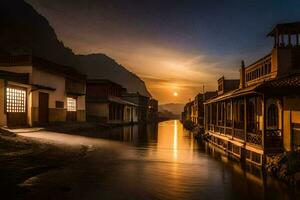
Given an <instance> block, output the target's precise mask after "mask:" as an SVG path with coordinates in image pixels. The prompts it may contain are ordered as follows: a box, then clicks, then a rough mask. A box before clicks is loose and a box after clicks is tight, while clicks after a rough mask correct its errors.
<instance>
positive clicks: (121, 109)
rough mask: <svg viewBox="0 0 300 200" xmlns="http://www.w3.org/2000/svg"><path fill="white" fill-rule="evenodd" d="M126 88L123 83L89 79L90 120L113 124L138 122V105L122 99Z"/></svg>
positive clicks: (88, 114)
mask: <svg viewBox="0 0 300 200" xmlns="http://www.w3.org/2000/svg"><path fill="white" fill-rule="evenodd" d="M124 90H126V89H125V88H123V87H122V86H121V85H119V84H117V83H115V82H112V81H110V80H105V79H92V80H88V81H87V119H88V121H95V122H105V123H112V124H123V123H126V124H127V123H136V122H138V115H137V112H138V105H137V104H134V103H132V102H129V101H125V100H123V99H122V93H123V91H124Z"/></svg>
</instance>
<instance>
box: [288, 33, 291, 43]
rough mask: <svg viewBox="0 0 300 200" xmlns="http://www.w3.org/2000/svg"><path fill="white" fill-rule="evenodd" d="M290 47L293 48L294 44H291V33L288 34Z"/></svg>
mask: <svg viewBox="0 0 300 200" xmlns="http://www.w3.org/2000/svg"><path fill="white" fill-rule="evenodd" d="M288 43H289V44H288V46H292V43H291V34H290V33H289V34H288Z"/></svg>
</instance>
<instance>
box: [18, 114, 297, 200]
mask: <svg viewBox="0 0 300 200" xmlns="http://www.w3.org/2000/svg"><path fill="white" fill-rule="evenodd" d="M28 136H29V137H30V136H32V137H40V138H43V137H44V138H45V139H50V140H57V141H59V140H61V141H64V142H69V143H71V144H80V145H88V146H89V147H90V149H91V150H90V152H89V153H88V155H87V156H85V157H84V158H82V159H80V160H78V161H76V162H73V163H71V164H69V165H66V166H64V167H61V168H59V169H55V170H52V171H49V172H47V173H44V174H41V175H39V176H37V177H33V178H31V179H29V180H27V182H26V184H27V187H29V188H30V190H29V192H28V193H26V194H25V196H24V198H23V199H56V200H57V199H128V200H134V199H136V200H142V199H146V200H148V199H149V200H150V199H165V200H177V199H204V200H205V199H208V200H217V199H226V200H227V199H228V200H232V199H272V200H275V199H297V198H296V196H298V197H299V195H300V193H299V191H297V190H296V189H293V188H289V187H287V186H286V185H285V184H283V183H281V182H279V181H277V180H275V179H274V178H271V177H269V176H266V175H265V174H264V173H263V172H262V171H261V170H259V169H257V168H255V167H254V166H243V165H241V164H240V163H239V162H238V161H235V160H234V159H231V158H229V157H228V156H226V155H225V154H224V153H222V152H221V151H220V150H219V149H217V148H215V147H214V146H212V145H210V144H208V143H205V142H197V141H196V140H194V139H193V136H192V135H191V134H190V133H189V132H188V131H186V130H185V129H184V128H183V127H182V124H181V123H180V122H179V121H176V120H174V121H166V122H161V123H159V124H158V125H152V126H144V127H141V126H129V127H124V128H116V129H113V131H109V132H105V133H103V134H101V135H95V138H88V137H83V136H72V135H65V134H53V135H50V134H47V135H46V136H45V134H44V135H43V134H42V133H41V134H40V135H39V134H35V135H34V136H33V135H28Z"/></svg>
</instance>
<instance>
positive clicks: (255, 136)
mask: <svg viewBox="0 0 300 200" xmlns="http://www.w3.org/2000/svg"><path fill="white" fill-rule="evenodd" d="M246 139H247V142H248V143H251V144H255V145H259V146H261V145H262V132H261V131H256V133H247V138H246Z"/></svg>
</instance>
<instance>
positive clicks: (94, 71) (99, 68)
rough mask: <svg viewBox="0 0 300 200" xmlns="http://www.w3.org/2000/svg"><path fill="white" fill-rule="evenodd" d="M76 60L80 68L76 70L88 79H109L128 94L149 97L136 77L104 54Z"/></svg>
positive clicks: (143, 85)
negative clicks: (132, 93)
mask: <svg viewBox="0 0 300 200" xmlns="http://www.w3.org/2000/svg"><path fill="white" fill-rule="evenodd" d="M77 58H78V60H79V62H80V66H81V67H80V68H78V70H79V71H81V72H82V73H84V74H86V75H88V77H89V78H90V79H97V78H100V79H109V80H111V81H114V82H116V83H118V84H120V85H123V86H126V88H127V90H128V92H136V91H138V92H139V93H140V94H142V95H144V96H148V97H150V96H151V94H150V93H149V92H148V90H147V88H146V85H145V83H144V82H143V81H142V80H141V79H140V78H139V77H138V76H137V75H135V74H134V73H132V72H130V71H128V70H127V69H126V68H125V67H123V66H122V65H120V64H118V63H117V62H116V61H114V60H113V59H112V58H110V57H108V56H106V55H105V54H89V55H78V56H77Z"/></svg>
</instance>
